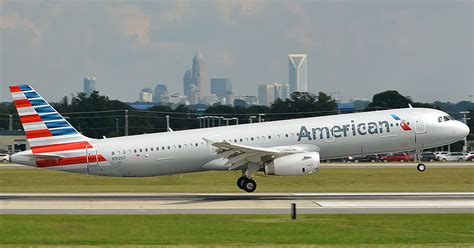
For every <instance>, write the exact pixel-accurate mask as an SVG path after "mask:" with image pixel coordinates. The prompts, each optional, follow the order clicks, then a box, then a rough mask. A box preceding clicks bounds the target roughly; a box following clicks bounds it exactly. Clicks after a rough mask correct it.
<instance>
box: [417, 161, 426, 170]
mask: <svg viewBox="0 0 474 248" xmlns="http://www.w3.org/2000/svg"><path fill="white" fill-rule="evenodd" d="M416 169H417V170H418V171H420V172H423V171H425V170H426V165H425V164H423V163H419V164H418V165H417V166H416Z"/></svg>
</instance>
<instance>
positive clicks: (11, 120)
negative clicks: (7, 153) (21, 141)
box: [8, 115, 13, 131]
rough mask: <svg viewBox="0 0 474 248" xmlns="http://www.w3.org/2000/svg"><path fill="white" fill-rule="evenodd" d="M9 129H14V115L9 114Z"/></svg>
mask: <svg viewBox="0 0 474 248" xmlns="http://www.w3.org/2000/svg"><path fill="white" fill-rule="evenodd" d="M8 131H13V115H8Z"/></svg>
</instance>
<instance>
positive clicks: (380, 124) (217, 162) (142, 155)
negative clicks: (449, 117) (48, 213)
mask: <svg viewBox="0 0 474 248" xmlns="http://www.w3.org/2000/svg"><path fill="white" fill-rule="evenodd" d="M442 116H446V114H445V113H444V112H442V111H438V110H432V109H421V108H406V109H395V110H385V111H375V112H364V113H354V114H342V115H332V116H323V117H313V118H302V119H293V120H284V121H272V122H263V123H254V124H243V125H235V126H224V127H214V128H204V129H193V130H184V131H175V132H166V133H156V134H143V135H135V136H126V137H117V138H107V139H97V140H95V139H91V140H90V141H89V143H90V144H91V146H90V147H88V148H87V149H86V152H87V153H88V158H90V156H98V155H102V156H103V157H104V159H103V160H99V159H88V160H90V161H86V163H80V164H70V165H64V164H63V165H60V166H47V168H50V169H56V170H64V171H70V172H77V173H87V174H93V175H102V176H118V177H120V176H123V177H147V176H159V175H171V174H179V173H189V172H198V171H206V170H228V169H229V165H226V164H225V162H226V160H225V159H219V158H218V156H217V154H216V148H215V147H213V146H212V145H211V144H210V143H208V142H206V141H205V140H204V138H205V139H209V140H213V141H222V140H225V141H227V142H229V143H234V144H242V145H248V146H253V147H267V148H268V147H283V146H285V147H287V146H298V145H307V144H310V145H314V146H316V147H317V148H319V153H320V157H321V160H324V159H330V158H338V157H346V156H352V155H362V154H376V153H385V152H397V151H409V150H416V149H426V148H432V147H438V146H441V145H445V144H449V143H452V142H455V141H457V140H459V139H460V138H462V136H463V135H464V134H465V129H463V128H453V125H459V124H461V125H463V124H462V123H459V124H458V123H457V121H446V122H444V121H443V122H440V121H439V120H438V118H439V117H442ZM84 155H85V154H84Z"/></svg>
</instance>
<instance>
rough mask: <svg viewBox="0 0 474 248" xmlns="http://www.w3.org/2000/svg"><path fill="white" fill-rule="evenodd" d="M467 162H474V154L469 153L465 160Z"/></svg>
mask: <svg viewBox="0 0 474 248" xmlns="http://www.w3.org/2000/svg"><path fill="white" fill-rule="evenodd" d="M464 160H466V161H474V152H469V153H468V154H467V155H466V157H465V158H464Z"/></svg>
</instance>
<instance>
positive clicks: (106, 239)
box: [0, 214, 474, 247]
mask: <svg viewBox="0 0 474 248" xmlns="http://www.w3.org/2000/svg"><path fill="white" fill-rule="evenodd" d="M298 217H299V218H298V220H296V221H292V220H290V219H289V216H286V215H0V240H1V242H2V244H4V245H8V244H11V245H101V246H102V245H250V246H256V245H270V246H274V245H316V244H317V245H339V246H346V245H390V246H399V245H422V246H430V247H431V246H434V245H445V246H454V245H456V244H458V245H466V246H471V247H472V245H474V215H473V214H438V215H423V214H422V215H405V214H383V215H382V214H380V215H379V214H375V215H300V216H298Z"/></svg>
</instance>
